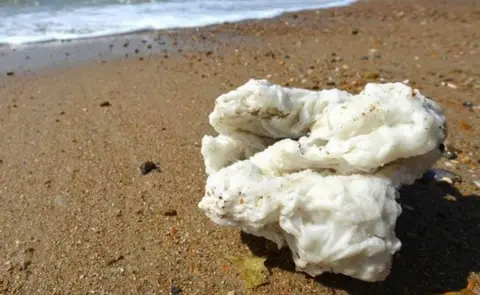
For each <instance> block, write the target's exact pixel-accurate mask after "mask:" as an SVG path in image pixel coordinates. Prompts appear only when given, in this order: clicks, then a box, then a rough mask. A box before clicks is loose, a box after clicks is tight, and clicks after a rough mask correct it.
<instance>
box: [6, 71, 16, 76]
mask: <svg viewBox="0 0 480 295" xmlns="http://www.w3.org/2000/svg"><path fill="white" fill-rule="evenodd" d="M6 75H7V76H14V75H15V72H7V73H6Z"/></svg>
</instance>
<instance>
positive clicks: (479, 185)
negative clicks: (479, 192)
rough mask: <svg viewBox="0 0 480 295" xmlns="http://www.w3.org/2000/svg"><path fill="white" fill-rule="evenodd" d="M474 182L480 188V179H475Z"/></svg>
mask: <svg viewBox="0 0 480 295" xmlns="http://www.w3.org/2000/svg"><path fill="white" fill-rule="evenodd" d="M473 184H475V185H476V186H477V187H478V188H480V181H478V180H474V181H473Z"/></svg>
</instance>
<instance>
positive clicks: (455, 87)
mask: <svg viewBox="0 0 480 295" xmlns="http://www.w3.org/2000/svg"><path fill="white" fill-rule="evenodd" d="M447 87H448V88H451V89H457V88H458V86H457V85H455V84H453V83H450V82H449V83H447Z"/></svg>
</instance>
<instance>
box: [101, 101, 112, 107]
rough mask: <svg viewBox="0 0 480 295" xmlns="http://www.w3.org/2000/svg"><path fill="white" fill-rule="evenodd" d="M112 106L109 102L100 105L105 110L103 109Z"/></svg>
mask: <svg viewBox="0 0 480 295" xmlns="http://www.w3.org/2000/svg"><path fill="white" fill-rule="evenodd" d="M111 105H112V104H111V103H110V102H109V101H104V102H102V103H101V104H100V106H101V107H102V108H103V107H109V106H111Z"/></svg>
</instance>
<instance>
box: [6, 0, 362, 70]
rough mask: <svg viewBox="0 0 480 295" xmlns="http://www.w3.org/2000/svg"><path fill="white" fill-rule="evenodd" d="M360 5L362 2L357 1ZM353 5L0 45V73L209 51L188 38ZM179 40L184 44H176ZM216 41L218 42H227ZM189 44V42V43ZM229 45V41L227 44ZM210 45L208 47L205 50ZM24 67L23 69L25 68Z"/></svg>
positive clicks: (226, 38) (209, 48) (207, 46)
mask: <svg viewBox="0 0 480 295" xmlns="http://www.w3.org/2000/svg"><path fill="white" fill-rule="evenodd" d="M357 1H364V0H357ZM355 3H356V2H354V3H353V4H346V5H339V6H334V7H330V8H328V7H327V8H318V9H302V10H298V11H289V12H283V13H281V14H280V15H277V16H274V17H270V18H252V19H245V20H240V21H236V22H222V23H217V24H210V25H205V26H199V27H185V28H168V29H151V30H150V29H145V30H138V31H132V32H124V33H118V34H111V35H105V36H94V37H84V38H77V39H66V40H52V41H41V42H32V43H23V44H0V73H3V74H6V73H13V74H14V73H16V72H19V73H22V72H24V73H25V72H27V73H29V72H30V73H31V72H33V71H36V70H42V69H48V68H55V67H58V66H72V65H78V64H79V63H82V62H91V61H97V62H106V61H112V60H115V59H124V58H129V57H132V56H133V57H138V58H145V57H148V56H149V55H152V54H153V55H154V54H163V53H172V52H174V51H176V52H178V51H179V50H180V52H183V51H188V50H201V51H202V50H205V51H209V50H211V49H212V46H211V44H204V43H205V42H204V43H199V42H194V44H192V42H191V40H189V37H190V36H195V35H198V34H202V33H206V34H208V33H211V32H215V31H217V30H218V29H220V30H221V28H222V27H226V26H229V25H234V26H242V25H245V24H248V23H262V22H265V21H271V20H274V21H275V20H276V19H284V18H289V16H291V15H296V14H298V13H308V12H315V11H322V10H330V9H338V8H344V7H348V6H350V5H354V4H355ZM171 38H174V39H179V38H180V40H181V41H183V43H184V44H178V40H174V41H172V40H170V39H171ZM228 39H229V38H228V36H226V37H225V39H223V40H222V39H220V40H217V41H219V42H221V43H222V42H224V41H227V40H228ZM189 41H190V42H189ZM228 42H232V40H228ZM209 45H210V46H209ZM25 64H26V65H25Z"/></svg>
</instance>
